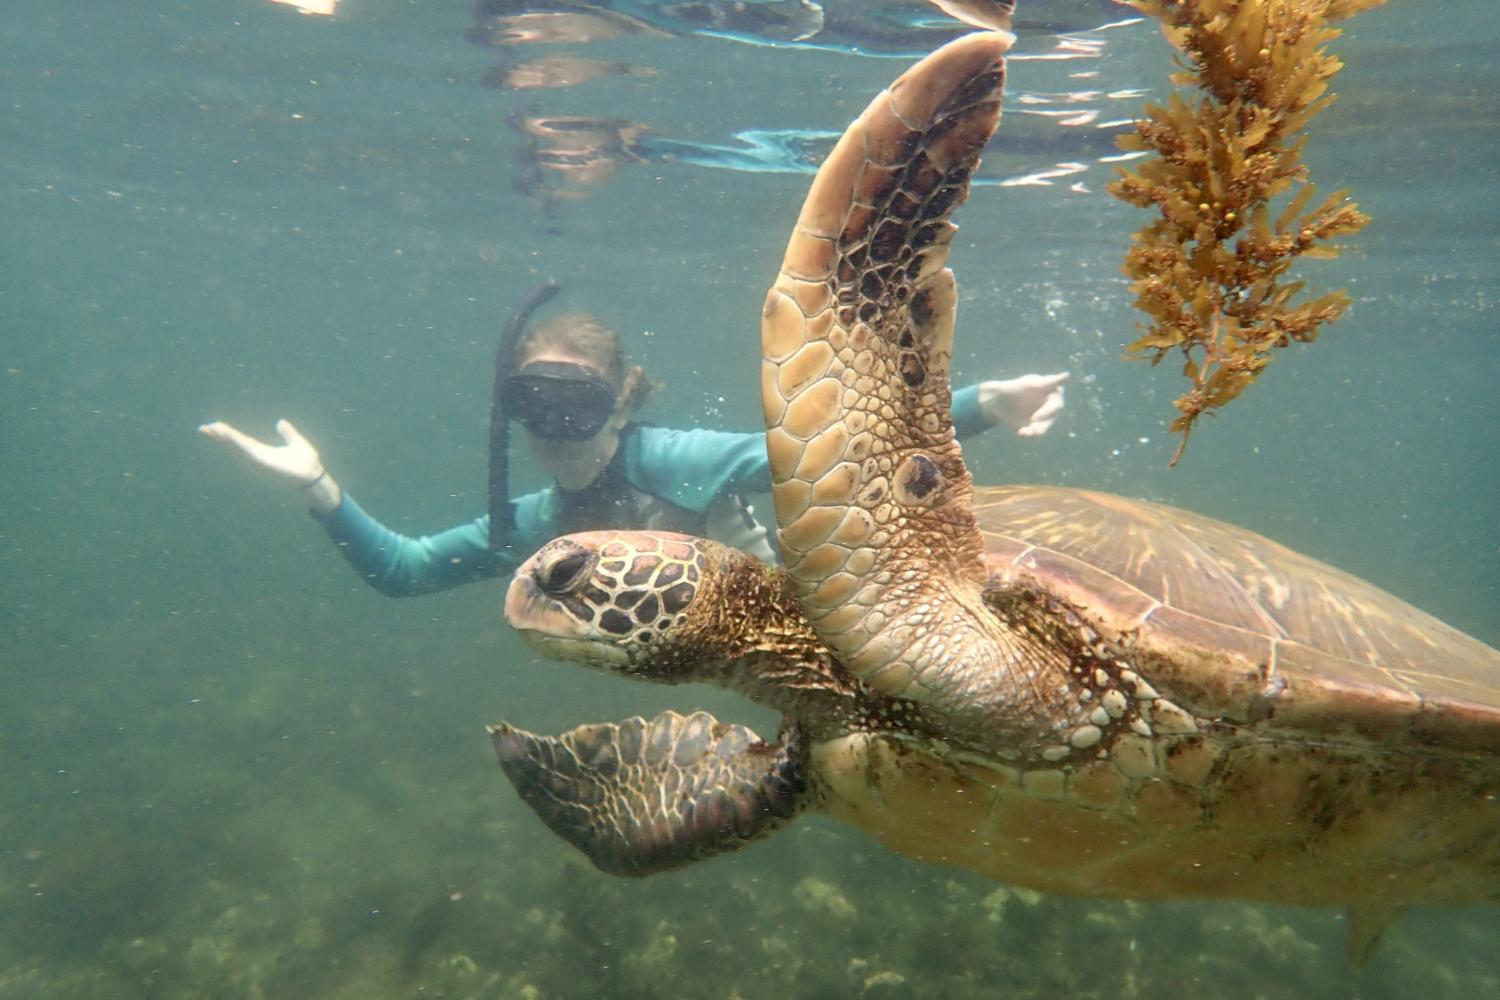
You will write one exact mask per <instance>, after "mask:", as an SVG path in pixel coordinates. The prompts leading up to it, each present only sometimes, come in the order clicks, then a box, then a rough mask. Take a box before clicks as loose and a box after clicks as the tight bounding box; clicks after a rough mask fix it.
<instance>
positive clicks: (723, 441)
mask: <svg viewBox="0 0 1500 1000" xmlns="http://www.w3.org/2000/svg"><path fill="white" fill-rule="evenodd" d="M952 412H953V426H954V430H955V431H956V432H957V434H958V435H959V436H960V437H965V436H968V435H970V434H975V433H978V432H980V431H983V430H985V429H987V428H988V427H990V426H991V425H990V423H989V421H988V420H987V419H986V418H985V416H984V414H983V412H982V411H981V410H980V407H979V387H978V386H977V385H975V386H969V387H968V388H965V389H961V390H959V391H958V392H956V393H954V394H953V410H952ZM620 448H621V449H622V454H621V455H620V459H621V460H622V461H623V463H624V473H625V478H626V480H627V481H628V482H629V483H630V485H632V486H634V487H635V488H636V489H638V490H641V491H642V492H644V493H647V494H650V495H651V496H654V497H660V498H661V499H663V500H667V501H670V502H671V503H673V504H676V505H677V506H678V507H682V508H684V509H685V510H689V511H692V512H694V513H700V514H701V513H703V512H704V511H706V510H707V509H708V506H709V504H711V503H713V501H714V500H716V499H718V498H719V497H723V496H733V495H741V496H743V495H745V494H752V493H767V492H770V489H771V469H770V463H769V461H768V460H767V458H766V438H765V435H764V434H742V433H734V432H728V431H710V430H674V429H671V428H667V427H655V426H652V425H650V424H637V425H633V426H632V427H631V428H630V429H629V430H628V431H627V433H626V434H625V435H624V436H622V438H621V440H620ZM563 502H564V498H563V494H562V491H561V490H560V489H558V488H557V487H556V486H555V485H554V486H549V487H547V488H545V489H541V490H537V491H536V492H535V493H528V494H526V495H524V496H521V497H517V498H516V499H515V501H514V503H515V514H516V524H515V528H514V529H513V530H512V531H511V534H510V542H509V545H508V547H507V548H506V549H505V550H504V551H502V552H494V551H492V550H491V549H490V518H489V515H488V514H486V515H484V516H483V517H478V518H475V519H474V520H472V521H469V522H468V523H466V524H460V525H458V526H456V527H453V528H449V529H448V530H447V531H441V532H438V533H437V534H435V535H422V536H420V537H417V538H412V537H409V536H407V535H402V534H399V533H398V532H395V531H392V530H391V529H389V528H387V527H386V526H385V525H383V524H381V523H380V522H379V521H377V520H375V519H374V518H373V517H371V516H370V515H369V514H367V513H366V512H365V510H364V508H363V507H361V506H360V505H359V504H358V503H356V502H355V501H354V498H353V497H351V496H349V495H348V494H345V495H344V498H343V501H342V502H341V503H340V504H339V505H338V507H337V508H335V509H334V510H333V512H332V513H330V514H327V515H325V516H324V517H322V518H321V519H320V520H321V521H322V522H323V526H324V528H325V529H326V530H327V532H328V534H329V536H330V537H331V538H332V539H333V540H334V542H335V543H336V544H337V545H338V547H339V551H340V552H341V553H342V554H343V556H344V558H345V559H346V560H348V562H349V564H350V565H351V566H352V567H353V568H354V570H355V572H357V573H358V574H359V576H360V578H361V579H362V580H364V581H365V582H366V583H368V584H369V585H370V586H372V587H374V588H375V589H376V590H378V591H380V592H381V593H382V594H387V595H389V596H392V597H410V596H413V595H416V594H430V593H434V592H436V591H439V590H447V589H448V588H450V587H457V586H461V585H463V584H466V583H473V582H475V581H477V580H484V579H489V578H491V577H496V576H502V575H504V574H507V573H510V572H512V571H513V570H514V569H515V568H516V567H517V566H519V565H520V564H521V562H522V561H523V560H524V559H526V557H527V556H529V555H531V553H533V552H535V551H536V550H537V549H538V548H540V547H541V546H542V545H543V544H544V543H546V542H548V541H550V540H551V539H552V538H554V537H555V536H556V535H557V534H559V531H558V524H559V523H560V521H561V514H562V508H561V505H562V503H563Z"/></svg>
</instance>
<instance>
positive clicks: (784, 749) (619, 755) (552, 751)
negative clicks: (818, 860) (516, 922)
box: [489, 712, 807, 875]
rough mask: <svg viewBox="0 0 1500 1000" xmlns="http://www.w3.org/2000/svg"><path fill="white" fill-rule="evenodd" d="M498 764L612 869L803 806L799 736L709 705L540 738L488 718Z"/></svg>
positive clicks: (550, 822)
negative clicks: (772, 738) (767, 735)
mask: <svg viewBox="0 0 1500 1000" xmlns="http://www.w3.org/2000/svg"><path fill="white" fill-rule="evenodd" d="M489 733H490V741H491V742H492V743H493V744H494V747H495V754H496V756H498V757H499V758H500V767H501V768H502V769H503V770H504V771H505V775H506V777H508V778H509V779H510V781H511V784H513V785H514V786H515V787H516V791H517V792H519V793H520V795H521V798H522V799H523V800H525V802H526V804H527V805H529V806H531V808H532V810H533V811H535V812H536V814H537V815H538V816H540V817H541V819H542V822H544V823H546V824H547V826H548V827H550V828H551V830H552V832H554V833H556V834H557V835H558V836H560V837H562V838H563V839H564V840H566V841H567V842H568V843H570V844H572V845H573V846H574V847H576V848H578V849H579V850H580V851H582V852H583V853H584V854H585V855H586V856H587V857H588V859H589V860H590V861H592V862H593V863H594V866H595V867H596V868H598V869H600V870H601V871H605V872H608V873H610V874H612V875H650V874H652V873H654V872H659V871H666V870H667V869H670V868H678V867H681V866H682V865H686V864H689V863H691V862H694V861H698V860H701V859H703V858H708V857H712V856H713V855H716V854H724V853H726V852H728V851H733V850H737V849H739V848H740V847H743V846H744V845H745V844H748V843H750V842H751V841H753V840H756V839H758V838H760V837H763V836H765V835H767V834H769V833H771V832H772V831H774V830H775V829H777V828H778V827H780V826H781V825H782V824H783V823H785V822H786V821H787V820H789V819H791V818H792V817H793V816H795V815H796V814H797V813H798V811H800V810H801V808H802V806H803V804H804V803H805V800H806V794H805V793H806V791H807V781H806V777H805V770H804V764H803V761H802V754H801V745H800V740H799V739H798V738H797V737H796V736H795V733H793V734H790V735H788V736H787V738H785V739H784V740H783V742H781V743H765V742H762V741H761V739H760V738H759V737H758V736H756V735H755V733H754V732H753V731H751V730H750V729H748V728H746V727H745V726H740V725H731V724H726V723H722V722H720V721H719V720H717V719H715V718H714V717H713V716H712V715H709V714H708V713H707V712H694V713H693V714H692V715H688V716H683V715H679V714H677V713H676V712H663V713H662V714H660V715H658V716H656V718H654V719H651V720H650V721H647V720H646V719H643V718H641V717H639V716H636V717H634V718H630V719H626V720H625V721H624V722H619V723H615V722H605V723H596V724H594V725H588V726H579V727H578V728H577V729H574V730H572V731H570V732H567V733H564V734H563V735H562V736H555V737H554V736H538V735H536V734H535V733H529V732H527V731H526V730H524V729H517V728H516V727H515V726H512V725H509V724H508V723H501V724H500V725H498V726H491V727H489Z"/></svg>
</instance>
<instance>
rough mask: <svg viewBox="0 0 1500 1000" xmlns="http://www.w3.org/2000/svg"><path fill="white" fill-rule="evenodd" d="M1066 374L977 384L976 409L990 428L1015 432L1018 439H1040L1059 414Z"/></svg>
mask: <svg viewBox="0 0 1500 1000" xmlns="http://www.w3.org/2000/svg"><path fill="white" fill-rule="evenodd" d="M1068 375H1069V373H1068V372H1058V373H1057V374H1056V375H1022V376H1021V377H1020V378H1010V379H997V380H994V381H990V382H981V383H979V409H980V410H981V411H982V412H983V413H984V416H985V419H987V420H989V422H990V423H992V424H1004V425H1006V426H1007V427H1013V428H1015V431H1016V434H1017V435H1018V436H1020V437H1041V436H1042V435H1043V434H1045V433H1047V431H1048V430H1049V429H1050V428H1051V427H1052V425H1053V424H1054V423H1056V422H1057V418H1058V417H1059V416H1060V415H1061V414H1062V410H1063V383H1064V382H1066V381H1067V380H1068Z"/></svg>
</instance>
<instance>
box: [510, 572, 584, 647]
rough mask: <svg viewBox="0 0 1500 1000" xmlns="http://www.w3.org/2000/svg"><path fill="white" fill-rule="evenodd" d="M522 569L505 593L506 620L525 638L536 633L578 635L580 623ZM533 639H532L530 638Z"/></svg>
mask: <svg viewBox="0 0 1500 1000" xmlns="http://www.w3.org/2000/svg"><path fill="white" fill-rule="evenodd" d="M525 570H526V567H524V566H523V567H522V569H521V571H520V572H517V573H516V575H515V577H514V579H512V580H511V581H510V589H509V590H507V591H506V592H505V620H506V621H507V622H509V623H510V627H511V628H513V629H515V630H516V631H517V632H520V633H521V634H522V635H523V636H525V635H527V634H528V633H532V632H542V633H545V634H547V635H555V636H567V635H574V634H576V633H577V632H578V622H577V620H576V619H575V618H574V617H573V616H572V615H570V614H568V613H567V612H566V611H563V610H562V608H560V607H559V606H558V604H557V602H556V601H554V600H553V599H552V598H550V597H548V596H547V595H546V594H544V593H542V591H541V588H540V587H538V586H537V585H536V581H534V580H533V579H532V578H531V574H530V573H528V572H525ZM528 638H529V636H528Z"/></svg>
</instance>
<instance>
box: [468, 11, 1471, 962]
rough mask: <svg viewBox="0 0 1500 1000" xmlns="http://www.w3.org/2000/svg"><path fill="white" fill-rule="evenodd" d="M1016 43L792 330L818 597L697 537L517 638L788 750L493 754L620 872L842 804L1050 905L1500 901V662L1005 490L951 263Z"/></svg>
mask: <svg viewBox="0 0 1500 1000" xmlns="http://www.w3.org/2000/svg"><path fill="white" fill-rule="evenodd" d="M1007 44H1008V39H1007V36H1005V35H1004V34H1002V33H980V34H974V35H970V36H967V37H965V38H962V39H960V40H957V41H955V42H953V43H950V44H949V45H947V46H945V47H943V48H942V49H940V50H938V51H937V52H935V53H934V54H932V55H930V56H929V57H927V58H926V59H924V60H922V61H921V62H920V63H918V64H917V65H916V66H915V67H913V68H912V69H911V70H909V71H908V72H907V73H906V74H905V75H903V76H902V77H901V78H900V79H899V80H897V81H896V83H895V84H893V85H892V86H891V87H890V88H889V89H888V90H887V91H886V92H884V93H883V94H881V95H880V96H879V97H878V98H877V99H876V100H875V101H874V102H873V103H872V104H871V105H870V106H869V108H868V109H867V110H866V111H865V112H864V114H863V115H862V116H861V117H860V118H859V119H858V120H857V121H856V122H855V123H854V124H853V125H851V126H850V128H849V129H848V131H847V132H846V133H845V135H844V137H843V139H842V140H841V141H840V142H839V143H838V145H837V147H836V148H835V149H834V150H833V152H832V153H831V154H830V155H829V157H828V159H827V161H826V162H825V163H824V164H823V166H822V168H821V170H820V171H819V173H818V175H817V177H816V179H815V180H814V181H813V184H812V189H811V192H810V193H809V195H808V197H807V201H806V203H805V205H804V207H803V209H802V213H801V216H800V218H799V219H798V221H797V225H796V228H795V231H794V234H793V236H792V238H791V242H790V245H789V246H788V249H787V252H786V256H785V260H784V263H783V265H782V270H781V275H780V277H779V278H778V280H777V281H776V283H775V286H774V287H773V288H772V289H771V291H770V294H769V296H768V297H767V299H766V304H765V307H764V311H763V316H762V345H763V349H764V362H763V366H762V396H763V401H764V405H765V411H766V420H767V426H768V432H767V447H768V450H769V455H770V460H771V468H772V477H773V482H774V500H775V507H776V516H777V521H778V523H779V541H780V546H781V551H782V554H783V557H784V559H785V563H786V565H785V568H771V567H767V566H765V565H763V564H761V563H759V562H757V561H756V560H754V559H752V558H750V557H749V556H746V555H743V554H741V553H737V552H735V551H733V550H730V549H726V548H724V547H722V546H718V545H715V544H714V543H711V542H707V541H702V540H698V539H693V538H688V537H686V536H677V535H664V534H654V533H649V532H619V531H614V532H593V533H586V534H582V535H575V536H570V537H567V538H562V539H558V540H555V541H553V542H551V543H549V544H548V545H546V546H545V547H543V548H542V549H541V550H540V551H539V552H537V553H536V554H535V555H534V556H533V557H532V558H531V559H530V560H529V561H528V562H527V563H526V564H525V565H523V566H522V567H521V568H520V569H519V570H518V571H517V573H516V576H515V579H514V581H513V582H512V584H511V586H510V591H509V593H508V596H507V599H506V614H507V617H508V618H509V620H510V622H511V624H512V625H513V626H514V627H516V628H517V629H519V630H520V631H521V632H522V633H523V635H524V636H525V637H526V638H527V639H528V640H530V641H532V642H533V643H534V644H535V645H536V646H538V647H539V648H541V649H542V650H543V651H545V652H547V653H548V654H550V655H554V656H558V657H561V658H564V659H572V660H577V661H582V662H585V663H588V664H591V665H594V666H597V667H602V668H605V669H608V670H611V671H614V672H618V673H620V674H624V675H627V676H633V677H639V678H645V679H649V680H654V681H658V682H664V683H677V682H685V681H708V682H711V683H715V684H719V685H721V686H724V687H728V688H731V689H734V690H737V691H740V692H743V693H745V694H746V695H748V696H750V697H751V698H753V699H755V700H757V701H760V702H762V703H764V704H766V705H769V706H771V707H773V708H775V709H778V710H779V711H780V712H781V713H782V714H783V716H784V720H785V721H784V723H783V727H782V732H781V734H780V736H779V738H778V739H777V740H776V741H774V742H766V741H762V740H761V739H760V738H758V737H757V736H756V735H755V734H754V733H753V732H751V731H750V730H749V729H747V728H745V727H744V726H741V725H734V724H725V723H721V722H719V721H718V720H716V719H715V718H713V717H712V716H709V715H707V714H705V713H702V712H698V713H694V714H692V715H689V716H682V715H678V714H676V713H672V712H668V713H664V714H662V715H660V716H657V717H656V718H654V719H651V720H649V721H648V720H645V719H641V718H634V719H630V720H628V721H626V722H623V723H606V724H601V725H590V726H583V727H581V728H579V729H576V730H574V731H572V732H570V733H568V734H565V735H563V736H561V737H555V738H554V737H544V736H537V735H534V734H532V733H528V732H526V731H524V730H521V729H518V728H515V727H513V726H510V725H506V724H502V725H499V726H495V727H492V728H491V730H490V732H491V736H492V741H493V743H494V746H495V749H496V751H497V753H498V755H499V758H500V763H501V765H502V766H503V768H504V770H505V773H506V774H507V775H508V776H509V778H510V780H511V781H512V782H513V783H514V785H515V787H516V788H517V789H518V790H519V792H520V794H521V796H522V797H523V798H524V799H525V801H526V802H527V803H529V804H530V805H531V807H532V808H533V809H534V810H535V811H536V812H537V813H538V814H539V815H540V816H541V818H542V819H543V820H544V821H545V822H546V823H547V824H548V825H549V826H550V827H551V828H552V829H553V830H555V831H556V832H557V833H559V834H560V835H562V836H563V837H565V838H566V839H567V840H569V841H570V842H571V843H573V844H574V845H575V846H576V847H578V848H580V849H581V850H582V851H583V852H584V853H585V854H586V855H587V856H588V857H589V858H590V859H591V860H592V861H593V862H594V863H595V864H596V865H597V866H598V867H600V868H602V869H604V870H605V871H609V872H615V873H621V874H637V875H638V874H646V873H649V872H652V871H657V870H661V869H666V868H671V867H673V866H676V865H681V864H684V863H687V862H690V861H693V860H696V859H698V858H701V857H704V856H707V855H711V854H716V853H720V852H723V851H727V850H732V849H734V848H737V847H739V846H742V845H743V844H745V843H746V842H748V841H750V840H752V839H755V838H757V837H759V836H762V835H764V834H766V833H768V832H769V831H771V830H773V829H775V828H776V827H777V826H779V825H780V824H781V823H783V822H784V821H785V820H787V819H789V818H790V817H792V816H793V815H795V814H796V813H797V812H798V811H799V810H800V809H802V808H805V807H808V806H815V807H818V808H821V809H823V810H825V811H827V812H829V813H831V814H832V815H834V816H836V817H838V818H839V819H842V820H845V821H847V822H849V823H851V824H853V825H854V826H857V827H860V828H862V829H864V830H866V831H868V832H869V833H871V834H873V835H874V836H875V837H877V838H878V839H880V840H881V841H883V842H884V843H886V844H887V845H889V846H890V847H892V848H894V849H895V850H897V851H899V852H901V853H903V854H906V855H910V856H912V857H917V858H922V859H926V860H929V861H934V862H941V863H945V864H949V865H956V866H959V867H962V868H967V869H972V870H974V871H976V872H981V873H984V874H986V875H989V876H992V877H994V878H997V879H1000V880H1003V881H1005V882H1008V883H1012V884H1016V885H1021V886H1029V887H1032V888H1035V889H1040V890H1044V891H1050V892H1066V893H1080V894H1087V895H1099V896H1124V897H1136V898H1140V897H1164V896H1178V897H1194V896H1196V897H1210V896H1230V897H1240V898H1248V899H1258V900H1265V901H1270V902H1275V903H1302V904H1324V905H1327V904H1339V905H1349V906H1351V907H1352V908H1353V912H1354V916H1355V917H1356V920H1355V921H1354V938H1353V939H1352V941H1351V944H1352V946H1353V947H1354V949H1355V951H1356V952H1357V953H1362V952H1363V951H1364V949H1365V947H1366V946H1367V945H1368V944H1369V943H1370V942H1372V941H1373V938H1374V935H1375V934H1377V933H1378V931H1379V929H1380V928H1381V926H1383V924H1384V923H1385V921H1386V919H1388V918H1389V916H1390V915H1391V913H1393V912H1394V911H1395V910H1396V909H1398V908H1399V907H1401V906H1404V905H1406V904H1411V903H1462V902H1497V901H1500V653H1497V652H1496V651H1495V650H1494V649H1492V648H1490V647H1488V646H1486V645H1484V644H1483V643H1480V642H1478V641H1476V640H1474V639H1472V638H1469V637H1468V636H1466V635H1463V634H1462V633H1460V632H1458V631H1456V630H1454V629H1453V628H1450V627H1449V626H1447V625H1445V624H1443V623H1442V622H1440V621H1438V620H1437V619H1435V618H1433V617H1431V616H1430V615H1427V614H1425V613H1423V612H1422V611H1419V610H1417V609H1416V608H1413V607H1411V606H1410V605H1407V604H1405V603H1404V602H1402V601H1400V600H1398V599H1396V598H1395V597H1393V596H1391V595H1390V594H1387V593H1385V592H1383V591H1381V590H1379V589H1377V588H1375V587H1373V586H1371V585H1370V584H1367V583H1365V582H1363V581H1361V580H1358V579H1356V578H1354V577H1351V576H1349V575H1347V574H1345V573H1342V572H1340V571H1338V570H1336V569H1333V568H1331V567H1329V566H1326V565H1323V564H1321V563H1319V562H1316V561H1315V560H1312V559H1310V558H1307V557H1306V556H1302V555H1299V554H1297V553H1295V552H1292V551H1290V550H1288V549H1286V548H1283V547H1282V546H1280V545H1277V544H1276V543H1274V542H1271V541H1268V540H1266V539H1264V538H1261V537H1259V536H1257V535H1255V534H1252V533H1250V532H1248V531H1244V530H1241V529H1239V528H1235V527H1232V526H1230V525H1227V524H1223V523H1220V522H1218V521H1214V520H1210V519H1208V518H1205V517H1200V516H1197V515H1194V514H1190V513H1187V512H1184V511H1180V510H1174V509H1172V508H1169V507H1165V506H1161V505H1158V504H1153V503H1145V502H1140V501H1134V500H1127V499H1124V498H1121V497H1117V496H1111V495H1108V494H1104V493H1095V492H1087V491H1083V490H1074V489H1060V488H1048V487H1028V486H1015V487H1004V488H993V487H992V488H977V489H976V488H973V487H972V486H971V483H970V479H969V475H968V473H967V471H966V470H965V467H964V464H963V461H962V458H961V456H960V452H959V446H958V443H957V442H956V441H955V440H954V436H953V433H952V427H951V423H950V420H949V416H948V407H949V400H950V396H949V385H948V364H949V358H950V354H951V338H952V331H953V317H954V302H955V286H954V281H953V276H952V272H951V271H950V270H948V269H947V268H946V267H945V264H946V259H947V255H948V245H949V243H950V240H951V237H952V233H953V231H954V228H953V226H952V225H951V224H950V223H949V222H948V217H949V216H950V214H951V213H952V211H953V209H954V208H955V207H956V206H957V205H958V204H959V203H960V202H961V201H963V200H964V199H965V197H966V196H967V190H968V182H969V178H970V175H971V172H972V170H973V168H974V166H975V164H976V163H977V162H978V156H979V152H980V150H981V149H982V148H983V146H984V145H985V143H986V142H987V141H988V139H989V137H990V135H991V133H992V131H993V130H994V128H995V126H996V124H997V122H998V119H999V108H1000V91H1001V85H1002V80H1003V74H1004V58H1003V57H1004V53H1005V51H1006V48H1007Z"/></svg>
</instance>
